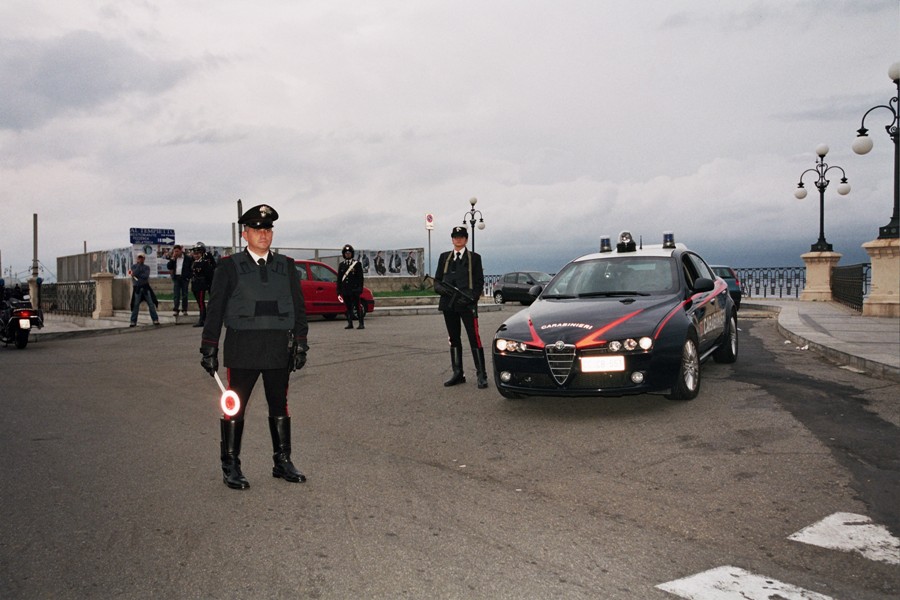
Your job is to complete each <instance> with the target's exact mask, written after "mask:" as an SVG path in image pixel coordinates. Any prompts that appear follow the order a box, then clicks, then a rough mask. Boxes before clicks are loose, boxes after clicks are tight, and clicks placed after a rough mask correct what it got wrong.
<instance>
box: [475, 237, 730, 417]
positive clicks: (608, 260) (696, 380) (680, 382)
mask: <svg viewBox="0 0 900 600" xmlns="http://www.w3.org/2000/svg"><path fill="white" fill-rule="evenodd" d="M532 294H533V295H534V296H536V300H535V302H534V303H533V304H531V306H530V307H529V308H528V309H524V310H522V311H520V312H518V313H517V314H515V315H513V316H512V317H510V318H509V319H507V320H506V321H505V322H504V323H503V324H502V325H501V326H500V328H499V329H498V330H497V333H496V334H495V336H494V340H493V359H494V360H493V363H494V381H495V383H496V385H497V389H498V390H499V392H500V393H501V394H502V395H503V396H505V397H506V398H522V397H524V396H624V395H629V394H641V393H646V392H659V393H665V394H667V397H668V398H670V399H672V400H691V399H693V398H695V397H696V396H697V394H698V393H699V391H700V365H701V363H703V362H704V361H705V360H706V359H707V358H709V357H710V356H711V357H712V358H713V359H714V360H715V361H716V362H721V363H732V362H734V361H735V360H736V359H737V354H738V327H737V310H736V309H735V306H734V301H733V300H732V298H731V296H730V295H729V294H728V286H727V285H726V283H725V282H724V281H723V280H722V279H721V278H719V277H716V275H715V274H714V273H713V272H712V270H711V269H710V268H709V266H708V265H707V264H706V262H705V261H704V260H703V259H702V258H701V257H700V256H698V255H697V254H696V253H694V252H691V251H690V250H688V249H687V248H686V247H685V246H684V245H683V244H676V243H675V240H674V235H673V234H672V233H670V232H666V233H664V234H663V243H662V244H661V245H652V246H650V245H648V246H643V245H642V247H638V246H637V245H636V244H635V242H634V238H633V236H632V235H631V233H630V232H627V231H624V232H622V233H621V234H620V235H619V238H618V243H617V244H616V247H615V248H613V247H612V244H611V242H610V238H609V237H608V236H604V237H602V238H601V243H600V252H598V253H596V254H589V255H587V256H582V257H581V258H577V259H575V260H573V261H572V262H570V263H569V264H567V265H566V266H565V267H564V268H563V269H562V270H561V271H560V272H559V273H558V274H557V275H556V276H555V277H554V278H553V279H552V280H551V281H550V282H549V283H548V284H547V285H546V286H545V287H542V286H535V287H534V288H532Z"/></svg>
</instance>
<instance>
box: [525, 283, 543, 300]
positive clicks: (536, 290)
mask: <svg viewBox="0 0 900 600" xmlns="http://www.w3.org/2000/svg"><path fill="white" fill-rule="evenodd" d="M543 291H544V286H542V285H541V284H537V285H533V286H531V287H530V288H528V295H529V296H531V297H532V298H537V297H538V296H540V295H541V292H543Z"/></svg>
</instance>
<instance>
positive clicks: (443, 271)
mask: <svg viewBox="0 0 900 600" xmlns="http://www.w3.org/2000/svg"><path fill="white" fill-rule="evenodd" d="M454 253H455V251H451V252H444V253H442V254H441V256H440V258H438V264H437V271H435V274H434V280H435V281H436V282H442V283H443V282H446V283H450V284H453V285H454V286H456V287H457V288H459V289H460V290H462V291H463V292H466V294H467V295H471V297H472V298H473V299H474V300H475V303H476V304H477V303H478V300H479V298H481V296H482V295H483V292H484V270H483V269H482V267H481V255H480V254H476V253H475V252H470V251H469V250H468V249H466V250H465V252H463V255H462V260H461V261H459V262H458V263H457V262H456V261H453V259H452V257H453V255H454ZM470 261H471V264H472V285H471V286H470V285H469V262H470ZM435 287H440V286H435ZM449 304H450V296H447V295H443V294H442V295H441V299H440V301H439V303H438V309H440V310H446V309H447V308H449Z"/></svg>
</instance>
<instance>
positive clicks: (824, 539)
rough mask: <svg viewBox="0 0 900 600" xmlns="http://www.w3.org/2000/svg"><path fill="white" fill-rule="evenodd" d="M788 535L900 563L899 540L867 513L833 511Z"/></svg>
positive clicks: (836, 548) (873, 558)
mask: <svg viewBox="0 0 900 600" xmlns="http://www.w3.org/2000/svg"><path fill="white" fill-rule="evenodd" d="M788 539H789V540H794V541H795V542H803V543H804V544H812V545H813V546H821V547H823V548H831V549H833V550H841V551H843V552H857V553H859V554H861V555H863V556H865V557H866V558H868V559H869V560H877V561H879V562H885V563H888V564H891V565H900V540H898V539H897V538H895V537H894V536H893V535H891V533H890V531H888V529H887V528H886V527H884V526H883V525H877V524H875V523H873V522H872V519H870V518H869V517H867V516H865V515H856V514H853V513H834V514H833V515H831V516H828V517H825V518H824V519H822V520H821V521H819V522H818V523H814V524H813V525H810V526H809V527H805V528H803V529H801V530H800V531H798V532H797V533H795V534H793V535H789V536H788Z"/></svg>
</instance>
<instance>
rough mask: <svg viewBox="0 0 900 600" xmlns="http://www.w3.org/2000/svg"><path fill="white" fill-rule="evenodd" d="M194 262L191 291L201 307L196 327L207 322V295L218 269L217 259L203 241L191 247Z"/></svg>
mask: <svg viewBox="0 0 900 600" xmlns="http://www.w3.org/2000/svg"><path fill="white" fill-rule="evenodd" d="M191 254H192V255H193V261H194V264H193V265H191V291H193V292H194V299H195V300H196V301H197V306H198V308H199V309H200V318H199V320H198V321H197V322H196V323H194V327H203V324H204V323H206V297H207V295H208V294H209V290H210V289H211V287H212V282H213V275H214V274H215V271H216V259H215V258H213V255H212V253H210V252H209V251H208V250H207V249H206V246H205V245H203V242H197V244H196V245H195V246H194V247H193V248H191Z"/></svg>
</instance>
